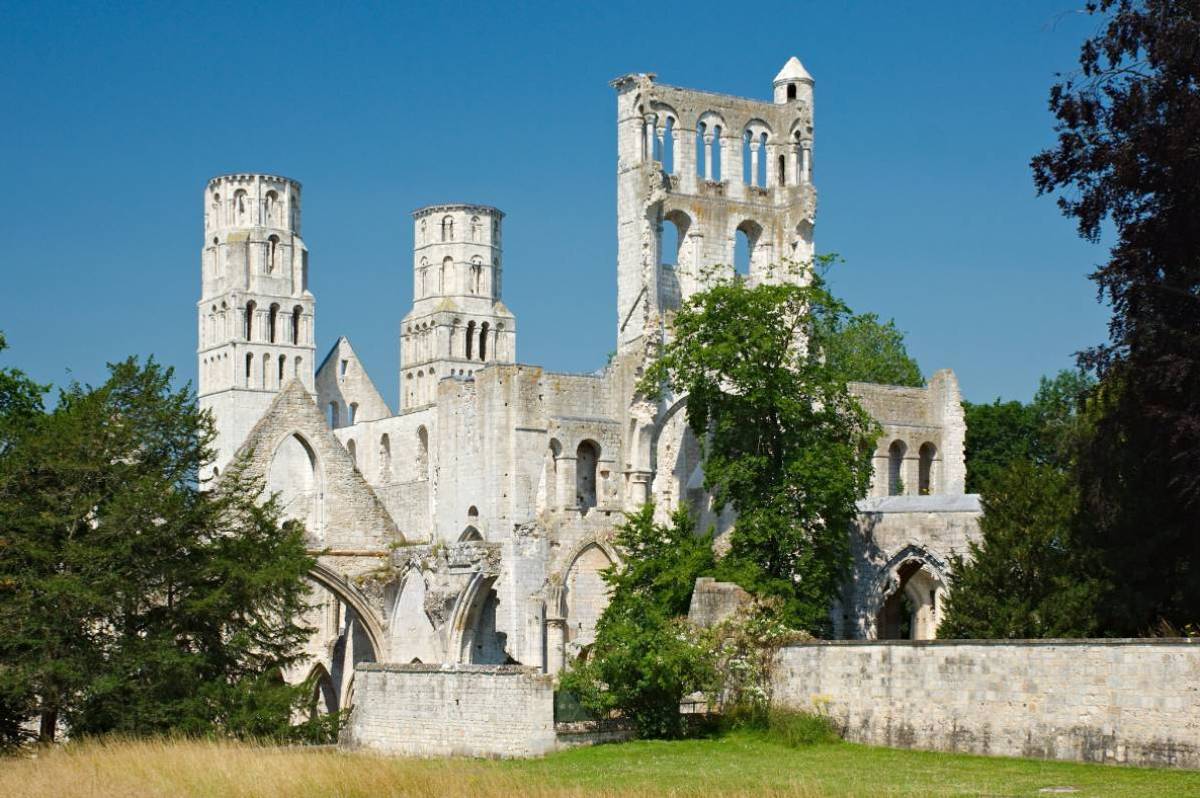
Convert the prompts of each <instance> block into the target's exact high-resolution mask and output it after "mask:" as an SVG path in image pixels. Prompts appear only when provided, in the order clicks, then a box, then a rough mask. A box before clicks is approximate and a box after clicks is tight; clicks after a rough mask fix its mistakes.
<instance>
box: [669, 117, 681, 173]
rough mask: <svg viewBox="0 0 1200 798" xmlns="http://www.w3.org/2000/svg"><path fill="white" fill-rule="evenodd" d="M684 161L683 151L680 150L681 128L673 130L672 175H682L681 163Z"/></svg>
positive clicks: (673, 128)
mask: <svg viewBox="0 0 1200 798" xmlns="http://www.w3.org/2000/svg"><path fill="white" fill-rule="evenodd" d="M681 160H683V150H681V149H679V128H678V127H672V128H671V174H673V175H677V174H679V173H680V169H679V162H680V161H681Z"/></svg>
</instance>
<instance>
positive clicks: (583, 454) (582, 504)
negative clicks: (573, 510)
mask: <svg viewBox="0 0 1200 798" xmlns="http://www.w3.org/2000/svg"><path fill="white" fill-rule="evenodd" d="M599 461H600V447H599V446H597V445H596V444H595V443H593V442H592V441H583V442H582V443H580V444H579V448H578V449H576V450H575V502H576V506H578V507H579V509H580V510H581V511H583V512H584V513H586V512H587V511H588V510H589V509H591V508H592V507H595V506H596V467H597V465H598V464H599Z"/></svg>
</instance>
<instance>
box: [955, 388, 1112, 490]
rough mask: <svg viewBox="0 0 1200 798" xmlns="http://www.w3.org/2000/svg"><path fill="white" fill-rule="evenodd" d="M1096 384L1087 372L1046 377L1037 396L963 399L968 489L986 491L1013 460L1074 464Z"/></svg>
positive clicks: (1058, 466)
mask: <svg viewBox="0 0 1200 798" xmlns="http://www.w3.org/2000/svg"><path fill="white" fill-rule="evenodd" d="M1094 387H1095V380H1094V379H1093V378H1092V377H1091V376H1090V375H1088V374H1087V373H1086V372H1083V371H1079V370H1069V369H1063V370H1062V371H1060V372H1059V373H1058V374H1056V375H1055V376H1054V377H1053V378H1047V377H1042V379H1041V381H1040V383H1039V385H1038V390H1037V392H1036V393H1035V394H1034V397H1033V401H1032V402H1030V403H1029V404H1022V403H1020V402H1016V401H1009V402H1001V401H1000V400H999V399H997V400H996V401H995V402H993V403H992V404H973V403H971V402H963V408H964V410H965V415H966V421H967V441H966V459H967V491H968V492H969V493H987V492H989V491H990V486H991V485H993V484H995V483H996V482H997V480H998V479H999V478H1000V476H1001V475H1002V474H1003V473H1004V472H1005V471H1006V470H1008V468H1009V467H1010V466H1011V465H1012V464H1013V463H1018V462H1028V463H1035V464H1038V465H1045V466H1050V467H1053V468H1056V469H1059V470H1064V469H1067V468H1070V464H1071V462H1072V461H1073V458H1074V456H1075V450H1076V448H1077V447H1078V445H1079V440H1078V438H1079V411H1080V408H1081V407H1082V406H1083V404H1084V402H1085V401H1086V400H1087V397H1088V396H1089V395H1090V394H1091V392H1092V390H1093V389H1094Z"/></svg>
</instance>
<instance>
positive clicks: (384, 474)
mask: <svg viewBox="0 0 1200 798" xmlns="http://www.w3.org/2000/svg"><path fill="white" fill-rule="evenodd" d="M391 478H392V441H391V439H390V438H388V436H387V433H384V434H383V437H381V438H380V439H379V479H380V480H382V481H384V482H388V481H390V480H391Z"/></svg>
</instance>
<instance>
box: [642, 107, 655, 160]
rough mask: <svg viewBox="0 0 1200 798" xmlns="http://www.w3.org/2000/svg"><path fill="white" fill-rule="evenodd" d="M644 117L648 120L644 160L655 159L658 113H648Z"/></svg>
mask: <svg viewBox="0 0 1200 798" xmlns="http://www.w3.org/2000/svg"><path fill="white" fill-rule="evenodd" d="M642 119H644V120H645V122H646V145H645V146H646V151H645V153H644V155H645V157H644V158H643V159H642V160H644V161H653V160H654V124H655V122H657V121H658V114H646V115H645V116H644V117H642Z"/></svg>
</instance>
